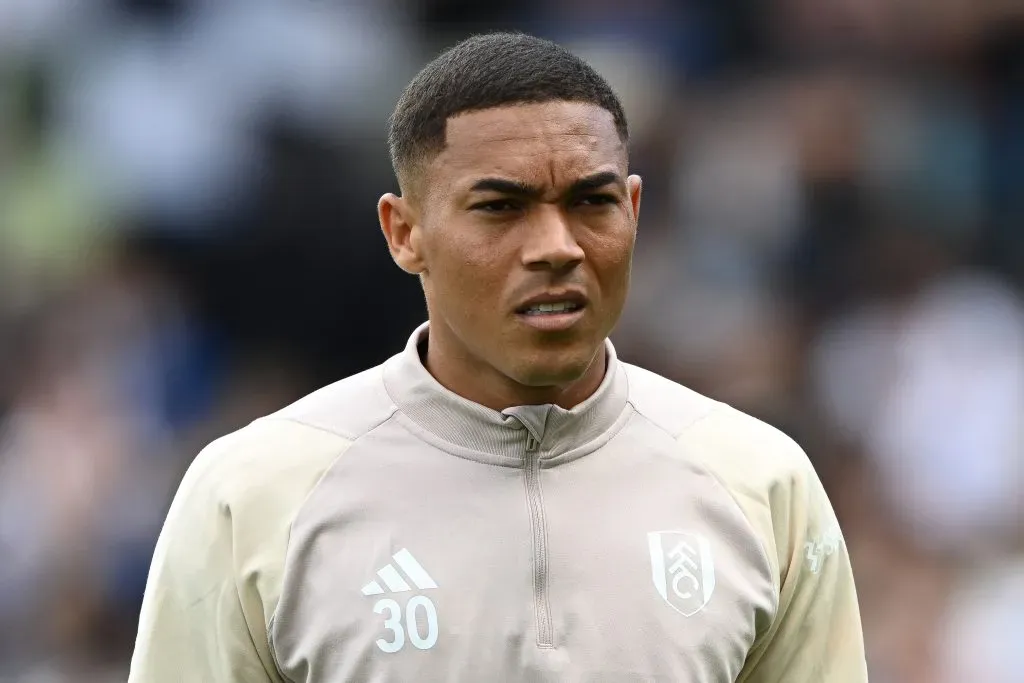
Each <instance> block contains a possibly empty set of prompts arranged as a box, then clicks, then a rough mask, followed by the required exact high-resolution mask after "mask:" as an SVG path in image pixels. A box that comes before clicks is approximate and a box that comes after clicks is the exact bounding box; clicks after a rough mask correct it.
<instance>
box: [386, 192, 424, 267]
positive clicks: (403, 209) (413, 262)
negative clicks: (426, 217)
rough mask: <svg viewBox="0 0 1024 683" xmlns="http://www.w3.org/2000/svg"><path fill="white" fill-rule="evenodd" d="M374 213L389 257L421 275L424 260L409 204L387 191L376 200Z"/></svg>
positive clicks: (413, 214) (415, 217)
mask: <svg viewBox="0 0 1024 683" xmlns="http://www.w3.org/2000/svg"><path fill="white" fill-rule="evenodd" d="M377 217H378V218H379V219H380V229H381V230H382V231H383V232H384V239H386V240H387V241H388V250H389V251H390V252H391V258H393V259H394V260H395V263H396V264H398V267H399V268H401V269H402V270H404V271H405V272H407V273H409V274H410V275H422V274H423V273H424V272H426V264H425V262H424V259H423V254H422V243H421V241H420V226H419V224H418V218H417V216H416V213H415V211H414V210H413V207H412V206H411V205H410V203H409V201H408V200H407V199H405V198H404V197H399V196H397V195H394V194H392V193H390V192H389V193H387V194H386V195H384V196H383V197H381V198H380V201H379V202H377Z"/></svg>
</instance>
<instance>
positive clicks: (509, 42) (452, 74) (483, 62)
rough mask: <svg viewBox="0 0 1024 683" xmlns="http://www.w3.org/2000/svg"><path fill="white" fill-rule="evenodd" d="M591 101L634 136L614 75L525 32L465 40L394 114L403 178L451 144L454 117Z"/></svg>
mask: <svg viewBox="0 0 1024 683" xmlns="http://www.w3.org/2000/svg"><path fill="white" fill-rule="evenodd" d="M555 101H566V102H584V103H589V104H594V105H597V106H598V107H601V108H603V109H605V110H607V111H608V112H610V113H611V115H612V117H613V119H614V121H615V128H616V130H617V131H618V133H619V137H620V139H621V140H622V141H623V142H624V143H625V142H628V141H629V127H628V125H627V123H626V114H625V112H624V111H623V110H622V103H621V102H619V98H618V97H617V96H616V95H615V92H614V91H613V90H612V88H611V86H610V85H608V82H607V81H606V80H605V79H604V78H602V77H601V76H600V75H599V74H598V73H597V71H595V70H594V68H593V67H591V66H590V65H589V64H587V63H586V62H585V61H583V60H582V59H580V58H579V57H577V56H576V55H574V54H573V53H571V52H569V50H567V49H565V48H564V47H562V46H560V45H558V44H556V43H553V42H551V41H549V40H543V39H541V38H537V37H534V36H531V35H528V34H525V33H486V34H481V35H475V36H472V37H470V38H467V39H465V40H463V41H462V42H460V43H458V44H456V45H454V46H453V47H451V48H449V49H447V50H445V51H444V52H442V53H441V54H440V55H439V56H438V57H436V58H435V59H434V60H433V61H432V62H430V63H429V64H427V65H426V66H425V67H424V68H423V70H422V71H420V72H419V74H417V75H416V77H415V78H413V80H412V81H411V82H410V83H409V85H408V86H406V88H405V90H404V91H403V93H402V96H401V97H400V98H399V100H398V104H397V105H396V106H395V111H394V113H392V115H391V121H390V126H389V130H388V146H389V148H390V151H391V163H392V165H393V166H394V169H395V174H396V175H397V176H398V179H399V182H403V181H404V180H405V178H407V177H408V176H409V175H410V172H411V171H412V169H413V168H414V167H415V166H416V165H417V164H418V163H421V162H423V161H424V160H426V159H427V158H429V157H430V156H431V155H434V154H438V153H439V152H441V151H442V150H443V149H444V145H445V129H446V125H447V123H448V119H449V118H451V117H452V116H455V115H456V114H461V113H464V112H470V111H480V110H483V109H491V108H494V107H501V106H505V105H514V104H527V103H531V104H534V103H542V102H555Z"/></svg>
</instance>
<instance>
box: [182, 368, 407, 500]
mask: <svg viewBox="0 0 1024 683" xmlns="http://www.w3.org/2000/svg"><path fill="white" fill-rule="evenodd" d="M380 373H381V371H380V367H379V366H378V367H376V368H373V369H370V370H367V371H365V372H362V373H359V374H357V375H353V376H352V377H348V378H345V379H343V380H340V381H338V382H335V383H334V384H331V385H328V386H326V387H324V388H322V389H319V390H317V391H315V392H313V393H311V394H309V395H307V396H305V397H303V398H301V399H299V400H298V401H296V402H295V403H293V404H291V405H289V406H286V407H284V408H282V409H281V410H279V411H277V412H275V413H272V414H270V415H266V416H264V417H261V418H259V419H257V420H255V421H253V422H251V423H250V424H248V425H246V426H244V427H242V428H241V429H239V430H237V431H235V432H233V433H231V434H228V435H226V436H222V437H221V438H219V439H217V440H215V441H213V442H212V443H210V444H209V445H208V446H206V447H205V448H204V449H203V450H202V451H200V453H199V454H198V456H196V458H195V459H194V460H193V462H192V464H191V465H190V466H189V468H188V470H187V472H186V474H185V476H184V478H183V479H182V482H181V484H180V486H179V489H178V494H177V496H176V502H177V503H178V504H179V505H187V506H189V507H197V508H198V507H202V508H207V511H208V512H214V510H215V509H220V510H222V511H225V510H228V509H231V510H234V511H235V512H238V511H239V510H240V509H242V508H247V507H256V508H259V509H261V512H259V513H258V514H256V515H255V516H257V517H261V518H265V517H266V514H267V513H268V512H271V511H274V509H275V508H277V509H276V512H278V513H282V514H284V513H286V512H287V509H288V508H297V507H298V506H299V505H300V504H301V502H302V501H303V500H304V499H305V497H306V495H307V494H308V493H309V492H310V491H311V490H312V488H313V487H314V486H315V485H316V484H317V482H318V481H319V480H320V478H321V477H322V476H323V474H324V473H325V472H326V471H327V470H328V469H329V468H330V467H331V465H332V464H333V463H334V461H335V460H337V459H338V458H339V457H340V456H341V455H342V454H343V453H344V452H345V451H346V450H347V449H348V447H349V445H351V443H352V442H353V441H355V440H356V439H358V438H359V437H360V436H362V435H363V434H365V433H366V432H368V431H371V430H372V429H373V428H374V427H376V426H377V425H379V424H381V423H382V422H384V421H386V420H387V419H388V418H389V417H390V416H391V414H392V413H393V412H394V409H393V407H392V405H391V402H390V400H389V399H388V397H387V393H386V392H385V391H384V389H383V382H382V381H381V380H380ZM292 512H294V510H292Z"/></svg>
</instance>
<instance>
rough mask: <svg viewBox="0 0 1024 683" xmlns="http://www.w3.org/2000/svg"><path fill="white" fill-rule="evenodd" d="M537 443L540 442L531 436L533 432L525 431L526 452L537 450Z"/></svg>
mask: <svg viewBox="0 0 1024 683" xmlns="http://www.w3.org/2000/svg"><path fill="white" fill-rule="evenodd" d="M539 445H540V443H539V442H538V441H537V439H535V438H533V434H531V433H530V432H526V452H527V453H533V452H534V451H536V450H537V446H539Z"/></svg>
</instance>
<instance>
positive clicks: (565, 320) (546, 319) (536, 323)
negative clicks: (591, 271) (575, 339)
mask: <svg viewBox="0 0 1024 683" xmlns="http://www.w3.org/2000/svg"><path fill="white" fill-rule="evenodd" d="M587 303H588V302H587V298H586V297H585V296H584V295H583V294H581V293H579V292H566V293H552V294H544V295H542V296H537V297H534V298H532V299H529V300H527V301H526V302H525V303H523V304H522V305H520V306H519V307H518V308H517V309H516V317H517V318H518V319H519V321H520V322H522V323H523V324H525V325H527V326H529V327H532V328H534V329H537V330H541V331H544V332H559V331H565V330H568V329H570V328H572V327H573V326H574V325H576V324H577V323H578V322H579V321H580V320H582V319H583V315H584V310H585V309H586V308H587Z"/></svg>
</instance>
